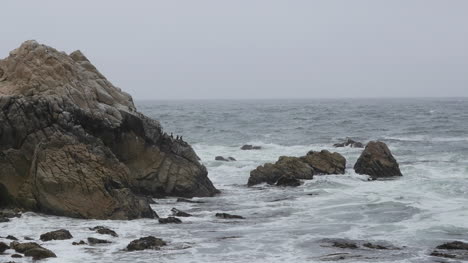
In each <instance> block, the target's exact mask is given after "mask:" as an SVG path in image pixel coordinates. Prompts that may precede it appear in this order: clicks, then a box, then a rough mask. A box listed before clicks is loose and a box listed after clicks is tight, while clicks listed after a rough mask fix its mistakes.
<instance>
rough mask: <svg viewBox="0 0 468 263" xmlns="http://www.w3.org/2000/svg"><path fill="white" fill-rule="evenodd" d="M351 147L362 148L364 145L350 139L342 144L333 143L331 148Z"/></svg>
mask: <svg viewBox="0 0 468 263" xmlns="http://www.w3.org/2000/svg"><path fill="white" fill-rule="evenodd" d="M347 146H349V147H351V148H364V144H363V143H362V142H357V141H355V140H353V139H351V138H346V140H345V141H344V142H340V143H335V144H333V147H337V148H338V147H347Z"/></svg>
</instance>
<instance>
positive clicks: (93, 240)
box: [88, 237, 112, 245]
mask: <svg viewBox="0 0 468 263" xmlns="http://www.w3.org/2000/svg"><path fill="white" fill-rule="evenodd" d="M88 243H89V244H90V245H97V244H110V243H112V242H110V241H109V240H105V239H99V238H94V237H88Z"/></svg>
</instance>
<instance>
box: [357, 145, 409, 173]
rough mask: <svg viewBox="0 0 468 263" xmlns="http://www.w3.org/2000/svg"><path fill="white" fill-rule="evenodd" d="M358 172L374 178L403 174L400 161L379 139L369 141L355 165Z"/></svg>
mask: <svg viewBox="0 0 468 263" xmlns="http://www.w3.org/2000/svg"><path fill="white" fill-rule="evenodd" d="M354 170H355V171H356V173H358V174H366V175H369V176H371V177H372V178H384V177H394V176H402V174H401V171H400V167H399V164H398V162H397V161H396V160H395V158H394V157H393V155H392V153H391V152H390V149H389V148H388V146H387V145H386V144H385V143H383V142H379V141H372V142H369V143H368V144H367V146H366V148H365V149H364V151H363V152H362V154H361V156H360V157H359V159H358V160H357V162H356V164H355V165H354Z"/></svg>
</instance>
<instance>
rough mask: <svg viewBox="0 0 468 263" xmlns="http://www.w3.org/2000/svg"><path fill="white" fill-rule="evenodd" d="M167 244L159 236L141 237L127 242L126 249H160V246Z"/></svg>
mask: <svg viewBox="0 0 468 263" xmlns="http://www.w3.org/2000/svg"><path fill="white" fill-rule="evenodd" d="M165 245H167V244H166V242H164V241H163V240H162V239H160V238H156V237H153V236H148V237H142V238H140V239H137V240H133V241H132V242H130V244H128V246H127V250H128V251H138V250H145V249H156V250H157V249H160V248H161V247H162V246H165Z"/></svg>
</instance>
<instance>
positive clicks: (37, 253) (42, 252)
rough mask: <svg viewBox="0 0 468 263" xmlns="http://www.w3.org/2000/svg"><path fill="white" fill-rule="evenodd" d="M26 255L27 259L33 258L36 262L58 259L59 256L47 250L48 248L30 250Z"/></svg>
mask: <svg viewBox="0 0 468 263" xmlns="http://www.w3.org/2000/svg"><path fill="white" fill-rule="evenodd" d="M24 255H25V256H26V257H32V258H33V259H34V260H41V259H45V258H56V257H57V255H55V253H54V252H52V251H50V250H48V249H46V248H43V247H40V248H32V249H29V250H26V251H25V252H24Z"/></svg>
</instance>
